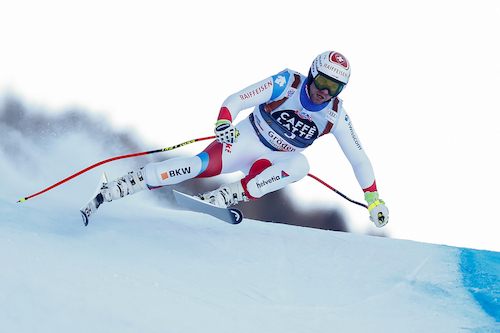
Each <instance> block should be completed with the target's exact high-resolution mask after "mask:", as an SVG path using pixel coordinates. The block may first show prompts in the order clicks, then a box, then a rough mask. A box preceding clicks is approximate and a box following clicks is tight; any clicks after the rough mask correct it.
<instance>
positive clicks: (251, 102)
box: [144, 70, 377, 199]
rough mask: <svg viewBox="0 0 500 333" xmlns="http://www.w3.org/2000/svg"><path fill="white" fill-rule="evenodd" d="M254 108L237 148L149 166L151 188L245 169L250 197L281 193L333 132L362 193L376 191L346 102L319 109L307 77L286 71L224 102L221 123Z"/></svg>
mask: <svg viewBox="0 0 500 333" xmlns="http://www.w3.org/2000/svg"><path fill="white" fill-rule="evenodd" d="M250 107H255V109H254V110H253V112H252V113H251V114H250V115H249V117H247V118H245V119H244V120H242V121H241V122H239V123H238V124H236V128H237V130H238V131H239V134H240V136H239V138H238V140H237V142H236V143H234V144H228V143H226V144H221V143H218V142H217V141H214V142H212V143H211V144H210V145H209V146H208V147H207V148H206V149H205V150H204V151H203V152H201V153H200V154H198V155H196V156H193V157H187V158H184V157H181V158H174V159H169V160H166V161H163V162H159V163H151V164H148V165H146V166H145V168H144V171H145V177H146V183H147V184H148V186H149V187H157V186H165V185H172V184H177V183H180V182H182V181H185V180H188V179H191V178H195V177H212V176H216V175H219V174H227V173H232V172H235V171H242V172H243V173H244V174H245V177H244V178H243V179H242V180H241V182H242V185H243V188H244V190H245V192H246V194H247V196H248V197H249V198H254V199H255V198H260V197H262V196H263V195H265V194H267V193H270V192H273V191H276V190H279V189H281V188H283V187H285V186H286V185H288V184H290V183H292V182H295V181H298V180H300V179H302V178H303V177H305V176H306V175H307V174H308V172H309V163H308V161H307V158H306V157H305V156H304V155H303V154H301V152H302V151H303V150H304V149H306V148H307V147H309V146H310V145H311V144H312V143H313V142H314V140H316V139H317V138H318V137H320V136H322V135H324V134H329V133H331V134H333V135H334V136H335V138H336V139H337V142H338V143H339V145H340V147H341V148H342V151H343V152H344V154H345V156H346V157H347V159H348V160H349V162H350V163H351V165H352V168H353V170H354V173H355V175H356V178H357V180H358V183H359V185H360V186H361V188H362V189H363V190H364V191H371V192H373V191H376V190H377V189H376V184H375V176H374V172H373V168H372V165H371V163H370V160H369V159H368V156H367V155H366V153H365V152H364V150H363V147H362V145H361V142H360V140H359V138H358V136H357V135H356V132H355V131H354V127H353V125H352V122H351V119H350V118H349V116H348V115H347V113H346V111H345V109H344V108H343V107H342V100H340V99H339V98H334V99H333V100H331V101H329V102H327V103H323V104H321V105H316V104H314V103H312V102H311V100H310V99H309V97H308V92H307V77H305V76H304V75H301V74H299V73H297V72H295V71H292V70H284V71H282V72H280V73H278V74H276V75H273V76H271V77H268V78H266V79H264V80H262V81H260V82H257V83H255V84H253V85H251V86H249V87H247V88H245V89H243V90H241V91H239V92H237V93H235V94H233V95H231V96H229V97H228V98H227V99H226V100H225V101H224V103H223V104H222V107H221V110H220V113H219V117H218V120H221V119H227V120H229V121H231V122H232V121H233V119H236V116H237V115H238V113H239V112H240V111H242V110H244V109H248V108H250Z"/></svg>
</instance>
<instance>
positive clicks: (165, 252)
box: [0, 105, 500, 333]
mask: <svg viewBox="0 0 500 333" xmlns="http://www.w3.org/2000/svg"><path fill="white" fill-rule="evenodd" d="M0 118H1V119H0V120H1V121H0V139H1V147H0V148H1V149H0V174H1V175H2V182H1V184H0V300H1V302H0V331H1V332H17V333H22V332H39V333H40V332H51V333H52V332H82V333H83V332H85V333H86V332H120V333H125V332H162V333H163V332H196V333H199V332H218V333H219V332H231V333H232V332H287V333H289V332H385V333H387V332H398V333H400V332H419V333H420V332H453V333H455V332H500V303H499V298H500V277H499V272H500V254H499V253H496V252H487V251H476V250H469V249H462V248H454V247H446V246H441V245H432V244H423V243H417V242H412V241H404V240H396V239H389V238H381V237H373V236H364V235H354V234H349V233H341V232H334V231H327V230H319V229H312V228H304V227H298V226H290V225H285V224H275V223H266V222H260V221H255V220H249V219H245V220H243V222H242V223H241V224H239V225H230V224H226V223H224V222H221V221H218V220H216V219H214V218H212V217H209V216H205V215H203V214H200V213H195V212H189V211H185V210H179V209H178V207H177V208H176V207H175V206H168V205H166V204H165V201H166V200H165V199H164V198H163V199H162V198H161V197H158V196H157V195H156V194H155V193H153V192H154V191H143V192H141V193H138V194H136V195H134V196H132V197H129V198H125V199H122V200H118V201H115V202H112V203H106V204H104V205H103V206H102V207H101V208H100V209H99V211H98V212H97V214H96V215H95V216H93V218H92V219H91V222H90V224H89V226H88V227H84V226H83V223H82V221H81V218H80V214H79V209H80V207H81V206H82V205H83V204H84V203H85V202H86V201H87V200H88V199H89V197H90V196H91V194H92V193H93V192H94V190H95V186H96V185H97V184H96V182H97V181H98V180H99V178H100V175H101V173H102V172H103V171H104V170H105V171H107V172H108V174H109V175H114V176H117V175H121V174H123V173H125V172H127V171H129V170H131V169H133V168H134V167H137V166H140V165H141V164H144V162H145V161H144V160H140V159H134V160H127V161H118V162H114V163H110V164H107V165H106V166H105V167H99V168H96V169H93V170H91V171H89V172H88V173H85V174H83V175H81V176H79V177H77V178H75V179H73V180H71V181H70V182H67V183H65V184H63V185H61V186H59V187H57V188H55V189H53V190H51V191H48V192H46V193H44V194H43V195H40V196H37V197H35V198H32V199H29V200H27V201H26V202H24V203H15V202H16V201H17V200H18V199H20V198H22V197H24V196H27V195H30V194H33V193H35V192H37V191H40V190H42V189H44V188H45V187H47V186H49V185H52V184H54V183H56V182H58V181H59V180H61V179H62V178H64V177H66V176H69V175H71V174H72V173H74V172H76V171H78V170H81V169H83V168H84V167H86V166H88V165H89V164H91V163H94V162H97V161H100V160H103V159H105V158H109V157H112V156H116V155H120V154H124V153H127V152H130V151H132V152H134V151H137V149H135V148H136V147H132V146H130V145H131V143H133V142H134V140H130V139H129V138H127V137H126V136H119V135H118V136H116V135H110V129H109V127H108V126H106V124H105V123H103V122H95V121H94V122H93V121H89V120H88V119H85V117H83V118H82V115H81V114H79V113H69V114H67V115H64V116H63V118H64V119H62V118H52V117H43V116H40V115H39V114H38V113H36V116H31V117H29V118H27V117H26V116H25V114H24V113H23V112H22V109H20V108H19V107H18V106H16V105H12V107H10V108H8V109H7V111H5V112H4V113H3V114H1V115H0ZM62 120H64V121H62ZM89 128H91V129H92V131H89V130H88V129H89ZM33 133H35V134H33ZM127 145H128V146H127ZM436 222H438V221H436ZM450 232H452V231H450Z"/></svg>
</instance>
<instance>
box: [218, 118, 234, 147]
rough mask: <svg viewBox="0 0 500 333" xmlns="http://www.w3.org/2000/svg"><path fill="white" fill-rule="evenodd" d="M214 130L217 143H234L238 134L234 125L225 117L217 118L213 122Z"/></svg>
mask: <svg viewBox="0 0 500 333" xmlns="http://www.w3.org/2000/svg"><path fill="white" fill-rule="evenodd" d="M214 132H215V137H216V138H217V141H218V142H219V143H235V142H236V141H237V140H238V137H239V136H240V132H238V130H237V129H236V127H234V125H233V124H232V123H231V122H230V121H229V120H226V119H222V120H219V121H218V122H217V123H216V124H215V131H214Z"/></svg>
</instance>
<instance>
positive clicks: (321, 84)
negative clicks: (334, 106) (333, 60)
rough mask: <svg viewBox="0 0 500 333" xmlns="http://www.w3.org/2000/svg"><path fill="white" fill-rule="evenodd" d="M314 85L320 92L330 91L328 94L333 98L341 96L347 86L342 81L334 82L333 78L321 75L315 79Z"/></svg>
mask: <svg viewBox="0 0 500 333" xmlns="http://www.w3.org/2000/svg"><path fill="white" fill-rule="evenodd" d="M314 85H315V86H316V88H318V89H319V90H324V89H326V90H328V94H329V95H330V96H332V97H335V96H337V95H338V94H340V92H341V91H342V89H344V86H345V84H343V83H342V82H340V81H337V80H334V79H332V78H329V77H326V76H324V75H323V74H321V73H319V74H318V75H316V77H315V78H314Z"/></svg>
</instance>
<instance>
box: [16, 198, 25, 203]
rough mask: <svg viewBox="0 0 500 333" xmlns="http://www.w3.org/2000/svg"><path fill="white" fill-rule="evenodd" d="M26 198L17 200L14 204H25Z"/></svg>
mask: <svg viewBox="0 0 500 333" xmlns="http://www.w3.org/2000/svg"><path fill="white" fill-rule="evenodd" d="M27 199H28V198H22V199H19V200H18V201H17V202H16V203H20V202H25V201H26V200H27Z"/></svg>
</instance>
